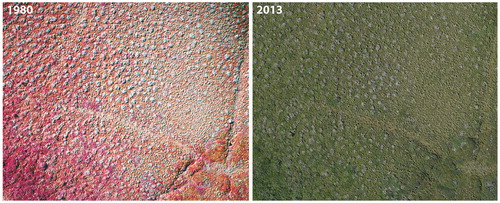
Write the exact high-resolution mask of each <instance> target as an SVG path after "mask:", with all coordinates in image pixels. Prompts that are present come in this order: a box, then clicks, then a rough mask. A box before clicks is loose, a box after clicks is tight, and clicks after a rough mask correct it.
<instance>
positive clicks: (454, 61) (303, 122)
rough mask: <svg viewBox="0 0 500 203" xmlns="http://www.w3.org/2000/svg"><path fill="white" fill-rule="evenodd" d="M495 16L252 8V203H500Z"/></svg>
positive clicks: (418, 9) (487, 11) (432, 8)
mask: <svg viewBox="0 0 500 203" xmlns="http://www.w3.org/2000/svg"><path fill="white" fill-rule="evenodd" d="M257 5H281V6H283V11H284V13H283V14H281V15H276V14H275V15H256V14H255V12H256V8H255V7H256V6H257ZM496 7H497V5H496V4H495V3H472V4H471V3H449V4H434V3H418V4H410V3H404V4H363V3H354V4H341V3H328V4H326V3H307V4H304V3H300V4H298V3H286V4H285V3H276V4H262V3H254V35H253V37H254V40H253V41H254V48H253V52H254V71H253V73H254V78H253V83H254V92H253V95H254V96H253V98H254V100H253V104H254V107H253V111H254V124H253V126H254V134H253V135H254V138H253V140H254V143H253V146H254V150H253V152H254V155H253V164H254V166H253V168H254V172H253V173H254V175H253V177H254V181H253V184H254V187H253V190H254V192H253V194H254V199H256V200H267V199H271V200H274V199H278V200H290V199H310V200H322V199H325V200H337V199H423V200H427V199H432V200H434V199H497V127H496V126H497V118H496V115H497V108H496V104H497V95H496V87H497V86H496V83H497V68H496V67H497V64H496V61H497V55H496V53H497V47H496V45H497V37H496V36H497V34H496V30H497V27H496V25H497V19H496V16H497V13H496V10H497V8H496Z"/></svg>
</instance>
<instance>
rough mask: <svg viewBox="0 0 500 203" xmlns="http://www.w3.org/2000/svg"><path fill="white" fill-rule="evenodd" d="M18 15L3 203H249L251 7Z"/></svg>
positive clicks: (77, 9) (124, 6) (40, 6)
mask: <svg viewBox="0 0 500 203" xmlns="http://www.w3.org/2000/svg"><path fill="white" fill-rule="evenodd" d="M9 5H13V4H12V3H5V4H4V22H3V23H4V28H3V37H4V55H3V65H4V66H3V72H4V75H3V80H4V83H5V86H4V87H3V92H4V100H3V104H4V109H3V116H4V119H3V134H4V137H3V153H4V157H3V160H4V168H3V175H4V176H3V177H4V179H3V197H4V199H6V200H36V199H38V200H45V199H53V200H64V199H66V200H70V199H71V200H96V199H99V200H155V199H163V200H173V199H175V200H187V199H190V200H204V199H207V200H208V199H210V200H225V199H233V200H244V199H248V182H249V181H248V51H247V50H248V33H247V31H248V14H247V12H248V4H244V3H241V4H239V3H234V4H233V3H229V4H219V3H213V4H212V3H171V4H168V3H69V4H68V3H47V4H45V3H33V4H24V5H32V6H33V8H34V13H33V14H31V15H7V12H6V10H5V9H6V7H7V6H9Z"/></svg>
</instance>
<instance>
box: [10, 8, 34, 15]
mask: <svg viewBox="0 0 500 203" xmlns="http://www.w3.org/2000/svg"><path fill="white" fill-rule="evenodd" d="M8 8H9V15H12V14H13V13H14V14H26V13H27V14H32V13H33V7H32V6H9V7H8ZM12 11H14V12H12Z"/></svg>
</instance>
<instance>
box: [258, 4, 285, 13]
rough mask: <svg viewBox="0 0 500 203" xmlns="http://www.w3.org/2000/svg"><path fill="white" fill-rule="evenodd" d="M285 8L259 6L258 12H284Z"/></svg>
mask: <svg viewBox="0 0 500 203" xmlns="http://www.w3.org/2000/svg"><path fill="white" fill-rule="evenodd" d="M282 13H283V8H282V7H281V6H257V14H258V15H262V14H282Z"/></svg>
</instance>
